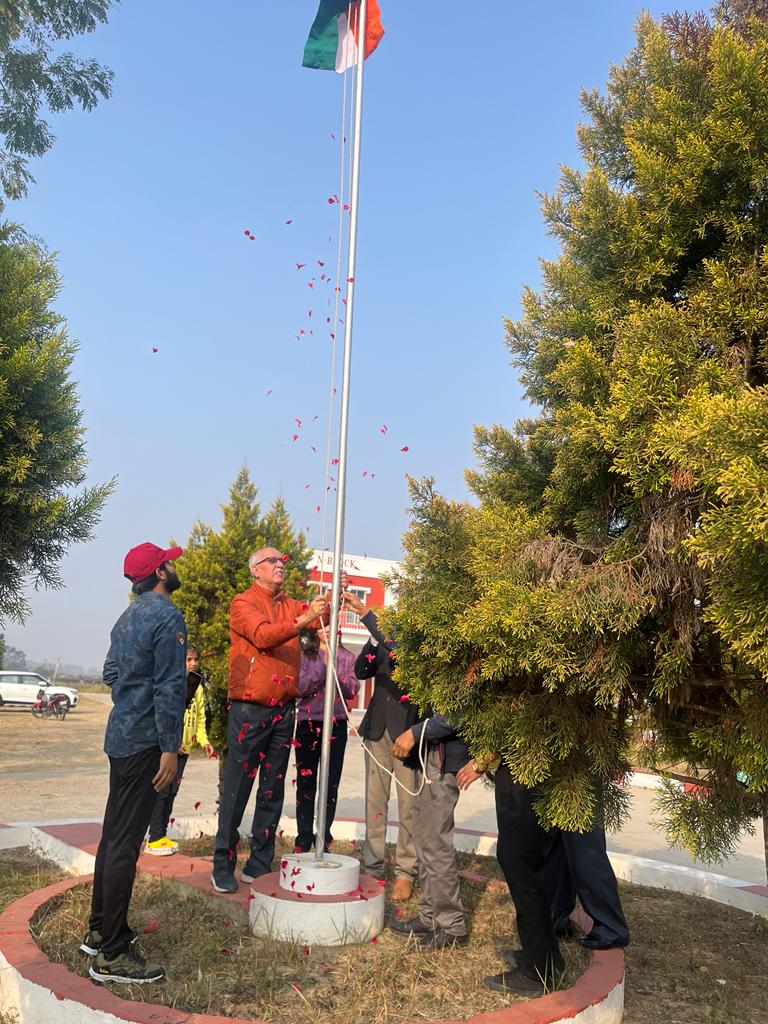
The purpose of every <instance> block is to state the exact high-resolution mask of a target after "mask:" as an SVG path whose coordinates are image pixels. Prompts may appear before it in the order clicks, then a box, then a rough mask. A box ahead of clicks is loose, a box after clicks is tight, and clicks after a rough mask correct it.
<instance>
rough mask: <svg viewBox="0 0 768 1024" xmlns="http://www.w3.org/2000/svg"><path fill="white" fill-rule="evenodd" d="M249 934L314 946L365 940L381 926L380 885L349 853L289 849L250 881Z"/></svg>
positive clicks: (344, 944) (342, 944)
mask: <svg viewBox="0 0 768 1024" xmlns="http://www.w3.org/2000/svg"><path fill="white" fill-rule="evenodd" d="M249 919H250V925H251V931H252V932H253V934H254V935H258V936H262V937H264V938H272V939H278V940H280V941H282V942H302V943H305V944H306V945H316V946H348V945H352V944H353V943H359V942H370V941H371V939H373V938H374V937H375V936H377V935H378V934H379V932H380V931H381V930H382V928H383V927H384V886H383V885H382V884H381V882H379V881H377V880H376V879H375V878H371V877H370V875H362V874H361V873H360V862H359V861H358V860H356V859H355V858H354V857H344V856H341V855H337V854H334V853H326V854H325V856H324V858H323V860H321V861H318V860H315V856H314V854H312V853H294V854H289V855H288V856H285V857H283V858H282V860H281V861H280V870H279V871H275V872H273V873H272V874H270V875H262V877H261V878H259V879H257V880H256V881H255V882H254V883H253V885H252V886H251V899H250V901H249Z"/></svg>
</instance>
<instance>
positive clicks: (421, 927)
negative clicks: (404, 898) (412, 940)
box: [389, 917, 434, 935]
mask: <svg viewBox="0 0 768 1024" xmlns="http://www.w3.org/2000/svg"><path fill="white" fill-rule="evenodd" d="M389 928H390V930H391V931H393V932H396V933H397V934H398V935H434V928H431V927H430V926H429V925H428V924H424V922H423V921H422V920H421V918H420V917H412V918H410V919H409V920H407V921H406V920H404V919H403V918H400V917H396V918H394V919H393V920H392V921H390V922H389Z"/></svg>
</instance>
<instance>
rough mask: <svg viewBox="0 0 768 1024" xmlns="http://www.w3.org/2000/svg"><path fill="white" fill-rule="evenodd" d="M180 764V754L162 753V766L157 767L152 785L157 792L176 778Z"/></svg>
mask: <svg viewBox="0 0 768 1024" xmlns="http://www.w3.org/2000/svg"><path fill="white" fill-rule="evenodd" d="M178 765H179V755H178V754H176V753H173V754H170V753H164V754H161V755H160V767H159V768H158V769H157V775H155V777H154V779H152V785H153V786H154V788H155V792H156V793H159V792H160V791H161V790H163V789H165V787H166V786H170V784H171V783H172V782H173V780H174V779H175V778H176V771H177V768H178Z"/></svg>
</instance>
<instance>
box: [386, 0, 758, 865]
mask: <svg viewBox="0 0 768 1024" xmlns="http://www.w3.org/2000/svg"><path fill="white" fill-rule="evenodd" d="M582 104H583V109H584V111H585V114H586V115H587V120H586V122H585V123H584V124H582V125H580V127H579V143H580V149H581V155H582V158H583V161H584V165H585V166H584V169H583V170H574V169H570V168H564V169H563V171H562V174H561V180H560V183H559V187H558V189H557V191H556V192H555V194H554V195H548V196H545V197H544V198H543V212H544V218H545V220H546V223H547V226H548V228H549V231H550V233H551V234H552V235H553V236H554V237H555V238H556V239H557V240H558V242H559V245H560V252H559V256H558V257H557V258H556V259H555V260H553V261H551V262H549V261H548V262H544V263H543V264H542V271H543V284H542V286H541V287H540V288H539V289H538V290H533V289H527V290H526V292H525V294H524V296H523V315H522V318H521V319H520V320H519V321H517V322H511V321H508V322H507V323H506V340H507V345H508V346H509V349H510V351H511V353H512V356H513V360H514V362H515V364H516V365H517V367H518V368H519V369H520V371H521V380H522V382H523V385H524V388H525V392H526V395H527V398H528V399H529V400H530V401H531V402H532V403H533V404H534V405H536V406H538V414H537V415H536V416H535V417H533V418H531V419H527V420H523V421H520V422H518V423H517V424H516V425H515V426H514V427H513V428H512V429H511V430H509V429H505V428H504V427H501V426H494V427H492V428H479V429H477V432H476V454H477V456H478V459H479V468H478V469H476V470H474V471H472V472H470V473H469V474H468V480H469V484H470V486H471V488H472V490H473V491H474V493H475V495H476V497H477V502H476V503H475V504H464V503H456V502H450V501H447V500H446V499H444V498H442V497H441V496H440V495H439V494H438V493H437V492H436V491H435V488H434V485H433V482H432V481H422V482H421V483H416V482H413V483H412V498H413V510H414V519H413V524H412V526H411V529H410V531H409V533H408V535H407V537H406V551H407V557H406V560H405V564H404V569H403V573H402V576H401V578H400V581H399V586H400V611H399V615H398V622H397V626H398V644H399V655H398V665H399V671H400V678H401V684H403V685H406V686H407V687H408V688H410V690H411V692H412V695H413V696H414V697H415V698H416V699H418V700H419V701H422V702H425V703H427V702H428V703H430V704H432V705H433V706H436V707H437V708H438V709H440V710H441V711H443V712H445V713H446V714H448V715H449V716H450V717H451V718H453V719H455V721H456V722H457V724H459V725H460V727H461V728H462V729H463V730H464V732H465V734H466V735H467V737H468V739H469V740H470V742H471V745H472V747H473V748H474V750H475V751H477V752H480V751H487V750H500V751H502V752H503V754H504V756H505V758H506V760H507V762H508V764H509V766H510V769H511V771H512V774H513V777H514V778H515V779H517V780H519V781H521V782H523V783H526V784H528V785H531V786H537V787H539V789H540V793H541V796H540V799H539V801H538V804H537V812H538V814H539V815H540V817H541V820H542V821H543V822H544V823H551V824H555V825H559V826H561V827H563V828H568V829H583V828H586V827H588V826H589V825H590V823H591V822H592V821H594V820H595V819H596V818H601V817H602V816H603V815H604V816H605V817H606V818H607V820H608V822H609V823H616V822H618V821H619V820H621V818H622V815H623V813H624V809H625V793H624V789H623V787H622V785H621V781H622V777H623V774H624V773H625V771H626V769H627V767H628V764H629V761H630V760H631V759H637V758H642V759H644V761H645V763H646V764H648V765H649V766H652V767H653V768H655V769H657V770H665V769H668V770H669V771H670V772H673V773H674V772H675V771H676V772H677V773H678V774H681V775H687V776H689V777H691V778H692V779H694V780H697V781H698V782H700V785H699V787H698V788H697V789H696V790H695V791H694V792H693V793H685V792H684V791H683V790H682V789H680V788H679V786H677V785H675V784H674V783H673V782H672V781H670V783H669V784H668V786H667V788H666V789H665V790H664V791H663V792H662V795H661V800H660V811H661V813H662V816H663V821H664V827H665V828H666V830H667V835H668V838H669V839H670V840H671V841H673V842H675V843H679V844H682V845H684V846H686V847H687V848H688V849H690V850H691V851H692V852H693V853H694V854H695V855H697V856H699V857H702V858H705V859H713V858H718V857H720V856H722V855H725V854H728V853H729V852H730V851H732V850H733V848H734V846H735V844H736V843H737V841H738V838H739V836H740V834H741V833H742V831H743V830H744V828H748V827H750V826H751V824H752V822H753V821H754V818H755V816H756V815H758V814H759V813H760V812H761V810H762V811H763V812H765V811H768V685H767V684H766V673H768V512H767V511H766V508H767V505H766V495H767V494H768V443H767V442H766V439H767V438H768V390H767V389H766V384H767V383H768V347H767V345H766V334H767V333H768V5H767V4H766V3H765V2H764V0H738V2H737V0H733V2H727V3H722V4H719V5H718V6H717V8H716V9H715V10H714V11H713V12H712V14H711V15H710V16H705V15H703V14H701V15H694V16H689V15H674V16H670V17H667V18H664V19H662V20H661V21H660V22H657V21H654V20H653V19H652V18H651V17H650V16H648V15H643V16H641V17H640V19H639V21H638V24H637V44H636V46H635V49H634V50H633V52H632V53H631V54H630V55H629V57H628V58H627V59H626V60H625V61H624V63H623V64H621V65H620V66H618V67H616V68H614V69H613V70H612V72H611V75H610V79H609V81H608V85H607V89H606V91H605V92H604V93H602V94H601V93H598V92H590V93H586V94H584V95H583V97H582ZM639 734H643V735H644V738H645V740H646V744H645V745H644V746H643V747H642V748H641V749H639V750H638V749H635V748H634V746H633V744H634V741H635V740H636V739H637V736H638V735H639ZM681 766H683V767H682V768H681ZM766 841H767V843H768V826H767V830H766Z"/></svg>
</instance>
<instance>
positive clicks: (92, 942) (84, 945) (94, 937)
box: [77, 929, 139, 956]
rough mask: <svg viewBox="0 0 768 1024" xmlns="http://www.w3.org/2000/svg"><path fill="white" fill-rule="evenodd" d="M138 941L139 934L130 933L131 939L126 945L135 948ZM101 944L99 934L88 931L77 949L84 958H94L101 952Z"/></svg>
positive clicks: (101, 940)
mask: <svg viewBox="0 0 768 1024" xmlns="http://www.w3.org/2000/svg"><path fill="white" fill-rule="evenodd" d="M138 941H139V933H138V932H134V931H131V937H130V939H129V940H128V945H129V946H135V945H136V943H137V942H138ZM102 942H103V939H102V937H101V932H99V931H96V930H95V929H94V930H93V931H90V930H89V932H88V934H87V935H86V936H85V938H84V939H83V941H82V942H81V943H80V945H79V946H78V947H77V948H78V950H79V952H81V953H85V955H86V956H96V955H97V954H98V953H100V952H101V946H102Z"/></svg>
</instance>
